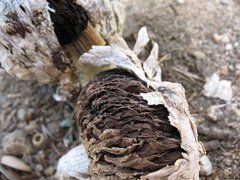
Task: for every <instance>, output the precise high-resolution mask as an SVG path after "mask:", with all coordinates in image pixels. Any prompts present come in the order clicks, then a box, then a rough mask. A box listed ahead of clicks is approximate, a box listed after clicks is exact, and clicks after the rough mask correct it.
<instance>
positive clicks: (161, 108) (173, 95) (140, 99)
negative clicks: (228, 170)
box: [62, 28, 212, 179]
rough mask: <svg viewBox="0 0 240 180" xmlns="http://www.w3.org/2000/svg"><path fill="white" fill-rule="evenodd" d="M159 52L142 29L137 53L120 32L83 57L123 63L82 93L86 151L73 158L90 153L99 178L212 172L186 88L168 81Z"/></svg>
mask: <svg viewBox="0 0 240 180" xmlns="http://www.w3.org/2000/svg"><path fill="white" fill-rule="evenodd" d="M157 58H158V45H157V44H156V43H155V42H153V41H151V39H150V38H149V37H148V34H147V31H146V28H142V29H141V30H140V31H139V35H138V39H137V41H136V44H135V46H134V48H133V51H132V50H130V49H129V48H128V46H127V44H126V42H125V41H124V40H123V39H122V38H121V37H118V36H115V37H114V38H112V40H111V45H110V46H93V48H92V49H91V50H90V51H89V52H88V53H85V54H83V55H82V56H81V57H80V62H81V63H83V62H84V63H90V64H94V65H96V66H105V65H115V66H116V67H117V69H113V70H109V71H106V72H102V73H100V74H98V75H97V76H96V77H95V79H94V80H92V81H91V82H90V83H89V84H88V85H87V86H86V87H85V88H84V89H83V90H82V92H81V94H80V96H79V101H78V105H77V108H78V113H77V121H78V122H79V127H80V137H81V141H82V143H83V145H84V147H85V149H86V152H84V151H81V152H76V153H69V154H68V158H69V159H73V158H74V157H78V156H79V153H83V154H87V155H88V157H89V159H90V164H89V175H90V176H91V178H92V179H199V173H200V170H201V173H203V174H207V175H209V174H211V171H212V166H211V163H210V161H209V159H208V157H207V156H206V151H205V149H204V147H203V145H202V143H201V142H199V141H198V135H197V129H196V126H195V124H194V122H193V121H192V120H191V116H190V113H189V110H188V104H187V101H186V98H185V92H184V88H183V87H182V86H181V85H180V84H177V83H171V82H167V81H161V68H160V67H159V65H158V61H157ZM83 157H84V158H86V155H85V156H83ZM74 165H75V168H76V167H77V166H79V168H80V166H81V165H80V164H78V163H75V164H74ZM85 165H86V164H85ZM63 166H64V165H63ZM63 166H62V167H63ZM67 166H68V168H69V166H71V163H69V164H67V165H66V168H67ZM77 172H78V171H75V174H77ZM79 179H81V178H79Z"/></svg>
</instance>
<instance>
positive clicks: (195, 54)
mask: <svg viewBox="0 0 240 180" xmlns="http://www.w3.org/2000/svg"><path fill="white" fill-rule="evenodd" d="M191 54H192V55H193V57H195V58H196V59H205V58H206V55H205V54H204V52H202V51H194V52H192V53H191Z"/></svg>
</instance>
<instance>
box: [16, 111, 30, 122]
mask: <svg viewBox="0 0 240 180" xmlns="http://www.w3.org/2000/svg"><path fill="white" fill-rule="evenodd" d="M33 112H34V110H33V109H32V108H21V109H19V110H18V112H17V118H18V119H19V120H20V121H27V120H29V119H30V118H31V116H32V114H33Z"/></svg>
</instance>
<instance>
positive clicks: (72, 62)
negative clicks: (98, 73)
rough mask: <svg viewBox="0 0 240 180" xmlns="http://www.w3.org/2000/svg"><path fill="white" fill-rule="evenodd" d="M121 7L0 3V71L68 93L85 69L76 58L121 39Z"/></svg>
mask: <svg viewBox="0 0 240 180" xmlns="http://www.w3.org/2000/svg"><path fill="white" fill-rule="evenodd" d="M121 6H122V5H121V2H120V1H118V0H117V1H111V0H99V1H94V0H87V1H86V0H77V1H74V0H61V1H54V0H11V1H9V0H1V1H0V63H1V67H3V68H4V69H5V70H6V72H8V73H9V74H11V75H13V76H15V77H18V78H21V79H25V80H38V81H40V82H43V83H51V84H60V85H62V86H64V87H65V88H66V89H68V90H74V89H75V88H76V87H78V86H79V75H81V70H82V69H85V67H84V68H82V69H81V67H79V66H78V63H77V62H76V60H78V59H79V56H80V55H81V54H82V53H83V52H86V51H87V50H89V49H90V48H91V45H93V44H95V45H103V44H105V40H108V38H110V37H111V36H112V35H113V34H116V33H121V29H122V25H123V19H124V18H123V17H124V16H123V8H122V7H121ZM92 25H93V26H92ZM98 30H99V32H100V33H101V35H99V34H98ZM102 37H104V38H105V40H103V38H102ZM80 79H81V77H80Z"/></svg>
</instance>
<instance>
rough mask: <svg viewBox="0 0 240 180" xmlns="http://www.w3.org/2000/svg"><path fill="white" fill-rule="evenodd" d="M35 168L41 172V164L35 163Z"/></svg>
mask: <svg viewBox="0 0 240 180" xmlns="http://www.w3.org/2000/svg"><path fill="white" fill-rule="evenodd" d="M35 170H36V171H37V172H41V171H43V166H42V165H41V164H37V165H36V167H35Z"/></svg>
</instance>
